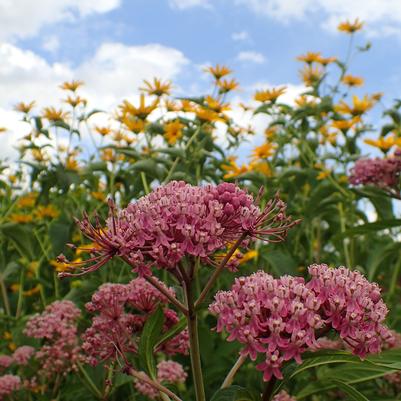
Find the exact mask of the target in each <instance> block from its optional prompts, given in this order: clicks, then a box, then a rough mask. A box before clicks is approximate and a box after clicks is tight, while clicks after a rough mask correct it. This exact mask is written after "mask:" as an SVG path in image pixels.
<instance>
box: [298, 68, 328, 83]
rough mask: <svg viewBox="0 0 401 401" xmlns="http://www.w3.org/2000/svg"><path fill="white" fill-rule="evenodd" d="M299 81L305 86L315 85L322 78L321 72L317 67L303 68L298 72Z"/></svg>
mask: <svg viewBox="0 0 401 401" xmlns="http://www.w3.org/2000/svg"><path fill="white" fill-rule="evenodd" d="M300 75H301V79H302V81H303V82H304V83H305V85H307V86H313V85H316V84H317V83H318V82H319V81H320V80H321V79H322V77H323V71H322V70H321V68H319V67H318V66H315V67H313V66H311V65H308V66H305V68H303V69H302V70H301V71H300Z"/></svg>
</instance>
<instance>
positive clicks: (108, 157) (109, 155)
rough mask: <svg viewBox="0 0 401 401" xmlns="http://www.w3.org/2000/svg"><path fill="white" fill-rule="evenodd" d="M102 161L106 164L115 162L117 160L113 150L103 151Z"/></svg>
mask: <svg viewBox="0 0 401 401" xmlns="http://www.w3.org/2000/svg"><path fill="white" fill-rule="evenodd" d="M101 159H102V160H103V161H106V162H114V161H115V160H116V156H115V153H114V151H113V149H103V150H102V154H101Z"/></svg>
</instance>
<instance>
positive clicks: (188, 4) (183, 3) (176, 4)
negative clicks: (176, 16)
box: [168, 0, 212, 10]
mask: <svg viewBox="0 0 401 401" xmlns="http://www.w3.org/2000/svg"><path fill="white" fill-rule="evenodd" d="M168 3H169V5H170V7H172V8H178V9H179V10H186V9H188V8H192V7H203V8H212V5H211V3H210V1H209V0H169V1H168Z"/></svg>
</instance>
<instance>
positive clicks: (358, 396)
mask: <svg viewBox="0 0 401 401" xmlns="http://www.w3.org/2000/svg"><path fill="white" fill-rule="evenodd" d="M333 383H334V384H336V385H337V387H339V388H340V389H341V390H342V391H343V392H344V393H345V394H347V395H349V396H350V397H351V399H352V400H355V401H369V399H368V398H366V397H365V396H364V395H363V394H362V393H360V392H359V391H358V390H357V389H356V388H354V387H352V386H350V385H349V384H347V383H344V382H342V381H340V380H333Z"/></svg>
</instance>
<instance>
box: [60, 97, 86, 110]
mask: <svg viewBox="0 0 401 401" xmlns="http://www.w3.org/2000/svg"><path fill="white" fill-rule="evenodd" d="M64 102H65V103H68V104H69V105H70V106H72V107H73V108H75V107H77V106H79V105H80V104H83V105H84V106H86V104H87V103H88V101H87V100H86V99H83V98H82V97H80V96H75V97H71V96H68V97H67V99H64Z"/></svg>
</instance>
